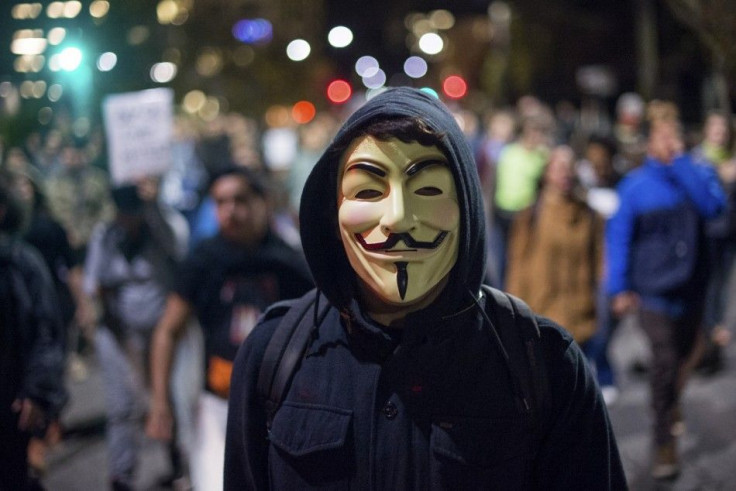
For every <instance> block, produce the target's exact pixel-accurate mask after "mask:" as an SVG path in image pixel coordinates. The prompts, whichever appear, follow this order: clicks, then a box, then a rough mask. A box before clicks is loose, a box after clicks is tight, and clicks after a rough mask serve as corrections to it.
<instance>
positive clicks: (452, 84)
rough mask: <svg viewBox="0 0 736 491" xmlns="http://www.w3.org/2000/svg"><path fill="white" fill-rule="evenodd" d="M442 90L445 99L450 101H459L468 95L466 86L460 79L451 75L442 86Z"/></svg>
mask: <svg viewBox="0 0 736 491" xmlns="http://www.w3.org/2000/svg"><path fill="white" fill-rule="evenodd" d="M442 90H443V91H444V92H445V95H446V96H447V97H450V98H452V99H460V98H461V97H464V96H465V94H467V93H468V84H467V83H465V80H463V78H462V77H459V76H457V75H451V76H449V77H447V78H446V79H445V81H444V83H443V84H442Z"/></svg>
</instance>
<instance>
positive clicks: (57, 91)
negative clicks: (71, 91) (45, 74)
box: [46, 84, 64, 102]
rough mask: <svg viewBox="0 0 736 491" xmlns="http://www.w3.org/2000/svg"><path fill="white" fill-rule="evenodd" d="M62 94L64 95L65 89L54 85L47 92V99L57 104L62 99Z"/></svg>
mask: <svg viewBox="0 0 736 491" xmlns="http://www.w3.org/2000/svg"><path fill="white" fill-rule="evenodd" d="M62 94H64V88H63V87H62V86H61V85H59V84H53V85H52V86H51V87H49V90H48V91H47V92H46V97H48V98H49V100H50V101H51V102H56V101H58V100H59V99H61V96H62Z"/></svg>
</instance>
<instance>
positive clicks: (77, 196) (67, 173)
mask: <svg viewBox="0 0 736 491" xmlns="http://www.w3.org/2000/svg"><path fill="white" fill-rule="evenodd" d="M60 161H61V164H60V168H59V170H58V172H57V173H56V174H54V175H53V176H51V177H50V178H49V179H48V181H47V187H46V192H47V193H48V200H49V207H50V208H51V212H52V213H53V214H54V216H55V217H56V219H57V220H58V221H59V223H61V225H62V227H64V230H66V233H67V236H68V238H69V243H70V244H71V246H72V249H73V250H74V252H75V253H76V254H77V256H78V258H79V259H80V261H81V262H83V261H84V254H85V250H86V247H87V242H88V241H89V238H90V236H91V235H92V229H93V228H94V227H95V225H97V223H99V222H101V221H110V220H112V217H113V216H114V214H115V207H114V206H113V202H112V199H111V197H110V183H109V179H108V176H107V174H106V173H105V172H104V171H102V170H100V169H98V168H96V167H92V166H90V165H89V163H88V162H87V161H86V160H85V157H84V153H83V152H82V149H81V148H79V147H78V146H76V145H74V144H67V145H65V146H64V147H63V148H62V149H61V153H60Z"/></svg>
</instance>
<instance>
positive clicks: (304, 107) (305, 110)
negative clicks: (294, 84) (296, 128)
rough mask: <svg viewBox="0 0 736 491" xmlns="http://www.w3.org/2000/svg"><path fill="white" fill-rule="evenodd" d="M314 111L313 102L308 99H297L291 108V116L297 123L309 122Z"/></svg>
mask: <svg viewBox="0 0 736 491" xmlns="http://www.w3.org/2000/svg"><path fill="white" fill-rule="evenodd" d="M316 113H317V110H316V109H315V108H314V104H312V103H311V102H309V101H299V102H297V103H296V104H294V107H292V108H291V117H292V118H293V119H294V121H296V122H297V123H299V124H306V123H309V122H310V121H311V120H312V119H314V115H315V114H316Z"/></svg>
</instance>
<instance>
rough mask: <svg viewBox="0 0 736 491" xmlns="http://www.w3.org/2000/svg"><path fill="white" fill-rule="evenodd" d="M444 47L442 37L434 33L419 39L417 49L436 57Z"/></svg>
mask: <svg viewBox="0 0 736 491" xmlns="http://www.w3.org/2000/svg"><path fill="white" fill-rule="evenodd" d="M444 47H445V42H444V41H443V40H442V37H441V36H440V35H439V34H437V33H435V32H428V33H426V34H423V35H422V37H420V38H419V49H421V50H422V51H423V52H424V53H427V54H428V55H436V54H438V53H439V52H441V51H442V50H443V49H444Z"/></svg>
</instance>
